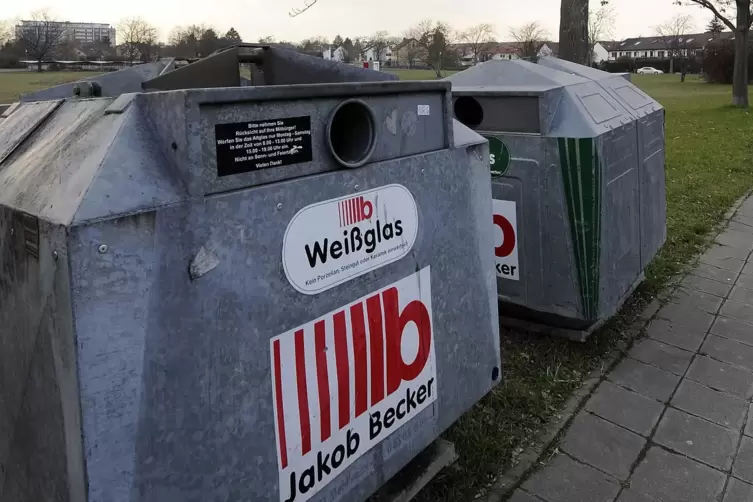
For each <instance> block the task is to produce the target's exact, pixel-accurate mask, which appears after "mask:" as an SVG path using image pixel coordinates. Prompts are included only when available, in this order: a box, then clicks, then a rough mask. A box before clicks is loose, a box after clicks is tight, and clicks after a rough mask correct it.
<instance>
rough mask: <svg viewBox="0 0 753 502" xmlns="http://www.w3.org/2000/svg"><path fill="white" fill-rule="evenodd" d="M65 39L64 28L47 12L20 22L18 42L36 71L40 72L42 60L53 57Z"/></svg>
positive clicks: (40, 12) (34, 14)
mask: <svg viewBox="0 0 753 502" xmlns="http://www.w3.org/2000/svg"><path fill="white" fill-rule="evenodd" d="M65 37H66V33H65V29H64V27H63V26H62V25H61V24H60V23H59V22H57V21H56V20H55V19H54V18H53V17H52V16H51V15H50V13H49V12H47V11H45V10H41V11H37V12H34V13H33V14H32V15H31V20H29V21H26V22H22V24H21V29H20V31H19V33H18V42H19V45H20V47H21V49H22V50H23V51H24V52H25V53H26V56H27V57H29V58H33V59H34V60H35V61H36V62H37V71H42V60H43V59H45V58H48V57H51V56H54V55H55V53H56V51H57V50H58V48H59V46H60V45H61V43H62V42H63V40H64V39H65Z"/></svg>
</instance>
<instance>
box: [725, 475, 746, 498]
mask: <svg viewBox="0 0 753 502" xmlns="http://www.w3.org/2000/svg"><path fill="white" fill-rule="evenodd" d="M752 500H753V485H749V484H748V483H746V482H745V481H741V480H739V479H737V478H729V483H727V490H726V492H725V493H724V501H723V502H751V501H752Z"/></svg>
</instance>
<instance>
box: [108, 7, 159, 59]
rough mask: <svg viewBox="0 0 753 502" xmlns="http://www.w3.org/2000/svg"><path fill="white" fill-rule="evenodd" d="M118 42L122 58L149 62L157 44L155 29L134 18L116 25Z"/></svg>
mask: <svg viewBox="0 0 753 502" xmlns="http://www.w3.org/2000/svg"><path fill="white" fill-rule="evenodd" d="M117 37H118V40H120V41H121V44H122V45H121V47H122V48H123V49H122V50H123V56H125V57H126V58H127V59H128V61H137V60H140V61H144V62H147V61H150V60H151V56H152V51H153V48H154V46H155V45H156V44H157V28H155V27H154V26H152V25H151V24H149V23H148V22H146V21H144V20H143V19H141V18H138V17H134V18H129V19H125V20H123V21H121V22H120V23H119V24H118V34H117Z"/></svg>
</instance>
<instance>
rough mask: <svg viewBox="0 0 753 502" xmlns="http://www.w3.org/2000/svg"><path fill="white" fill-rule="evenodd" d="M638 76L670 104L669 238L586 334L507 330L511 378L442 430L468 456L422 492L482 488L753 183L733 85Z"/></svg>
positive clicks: (752, 141) (448, 495)
mask: <svg viewBox="0 0 753 502" xmlns="http://www.w3.org/2000/svg"><path fill="white" fill-rule="evenodd" d="M633 81H634V82H635V83H636V84H637V85H638V86H640V87H641V88H642V89H643V90H644V91H645V92H647V93H648V94H650V95H651V96H653V97H654V98H656V99H657V100H658V101H659V102H660V103H662V105H664V107H665V108H666V119H667V124H666V140H667V160H666V169H667V212H668V216H667V243H666V245H665V246H664V248H663V249H662V251H661V253H660V255H659V256H658V257H657V258H656V259H655V260H654V262H653V263H652V264H651V265H650V266H649V268H648V270H647V271H646V281H645V282H644V284H642V285H641V287H640V288H638V290H637V291H636V293H635V294H634V295H633V297H632V298H631V299H630V300H629V301H628V303H627V304H626V306H625V308H623V311H622V312H621V313H620V314H619V315H618V316H616V318H615V319H613V320H612V321H611V322H610V323H608V324H607V326H605V327H604V328H603V329H602V330H600V331H599V332H598V333H596V334H594V335H593V336H592V337H591V338H590V340H589V341H588V342H586V343H585V344H577V343H573V342H568V341H565V340H559V339H554V338H546V337H541V336H537V335H531V334H526V333H513V332H510V331H507V330H503V331H502V349H503V354H504V355H503V357H504V382H503V383H502V384H500V385H499V386H498V387H496V388H495V389H494V390H493V391H492V392H491V393H490V394H489V395H487V396H486V397H485V398H484V399H483V400H482V401H481V402H479V403H478V404H477V405H476V406H475V407H474V408H473V409H472V410H471V411H469V412H468V413H467V414H466V415H465V416H463V417H462V418H461V419H460V420H459V421H458V422H457V423H456V424H455V425H453V426H452V427H451V428H450V429H449V430H448V431H447V432H446V433H445V434H444V437H445V438H447V439H449V440H451V441H454V442H455V445H456V448H457V451H458V453H459V455H460V459H459V460H458V462H456V464H455V465H453V466H452V467H450V468H448V469H445V470H444V471H443V472H442V473H440V475H439V476H438V477H437V478H436V479H435V480H434V481H433V482H432V483H431V484H430V485H429V486H427V487H426V488H425V489H424V490H423V491H422V492H421V493H420V494H419V496H418V498H417V500H419V501H422V502H429V501H432V502H433V501H457V500H472V499H473V498H474V497H475V496H476V495H478V494H480V493H484V492H485V491H486V489H487V488H488V487H489V486H490V485H491V484H492V482H493V480H494V478H495V477H496V476H497V475H498V474H499V473H500V472H501V471H504V470H506V469H508V468H509V467H511V466H512V465H513V464H514V462H515V460H516V458H517V455H519V454H520V452H521V451H522V450H523V449H524V448H525V447H527V446H529V445H530V444H531V443H532V441H533V440H534V439H535V438H536V437H537V436H538V435H539V434H540V432H541V430H542V428H543V427H544V426H545V425H546V424H547V422H548V421H549V420H550V419H551V418H552V416H553V415H554V414H556V413H557V412H558V411H559V410H560V409H561V408H562V406H563V405H564V404H565V403H566V401H567V399H568V398H569V397H570V395H571V394H572V392H573V391H574V390H575V389H576V388H578V387H579V386H580V385H581V382H582V381H583V378H584V377H585V376H586V375H587V374H588V373H589V372H590V371H591V370H593V369H595V368H597V367H599V366H600V365H601V364H602V363H603V361H604V359H605V357H606V356H607V354H609V353H610V351H611V349H612V348H613V347H614V346H615V345H616V344H617V342H618V341H620V340H621V339H623V338H624V331H625V330H626V329H627V327H628V326H630V324H631V322H632V320H633V319H634V317H635V315H636V314H637V313H638V312H640V310H641V308H642V307H643V306H644V305H645V304H646V303H647V302H648V301H649V300H650V299H651V298H653V297H654V296H655V295H656V294H657V293H658V292H659V291H660V290H661V288H662V287H663V285H664V284H666V283H667V281H668V280H669V279H670V278H672V277H673V276H675V275H676V274H678V273H679V272H681V271H682V270H683V268H684V267H686V266H687V264H688V263H689V262H690V261H691V260H692V258H693V257H694V256H696V255H697V254H698V252H699V251H700V250H701V248H702V247H703V246H704V244H705V243H706V240H707V238H708V235H709V232H710V231H711V230H712V228H713V227H714V225H716V224H717V223H718V222H719V221H720V220H721V219H722V217H723V216H724V214H725V213H726V211H727V210H728V209H729V208H730V206H732V204H733V203H734V202H735V201H736V200H737V199H738V198H739V197H741V196H742V195H743V194H744V193H745V192H746V191H747V190H748V189H749V188H751V187H753V167H752V166H751V160H753V159H752V157H753V116H752V115H751V114H750V112H747V111H745V110H738V109H734V108H731V107H729V106H728V103H729V102H730V99H731V88H730V87H729V86H719V85H710V84H705V83H703V82H701V81H697V80H694V79H692V78H691V79H689V80H688V81H687V82H684V83H680V81H679V76H674V75H657V76H654V75H646V76H634V80H633Z"/></svg>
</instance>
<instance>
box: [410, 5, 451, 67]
mask: <svg viewBox="0 0 753 502" xmlns="http://www.w3.org/2000/svg"><path fill="white" fill-rule="evenodd" d="M406 38H411V39H413V40H415V41H416V47H417V48H418V50H417V52H416V59H417V60H418V61H421V62H423V63H424V64H425V65H426V66H428V67H429V68H431V69H432V70H434V72H435V73H436V75H437V78H441V77H442V68H443V67H444V62H445V61H446V60H447V59H448V58H449V57H451V55H450V51H451V49H450V47H449V46H450V43H451V41H452V29H450V27H449V25H447V24H445V23H442V22H440V21H437V22H434V21H432V20H430V19H426V20H424V21H421V22H420V23H418V24H417V25H415V26H413V27H411V28H410V29H408V31H407V32H406Z"/></svg>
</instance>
